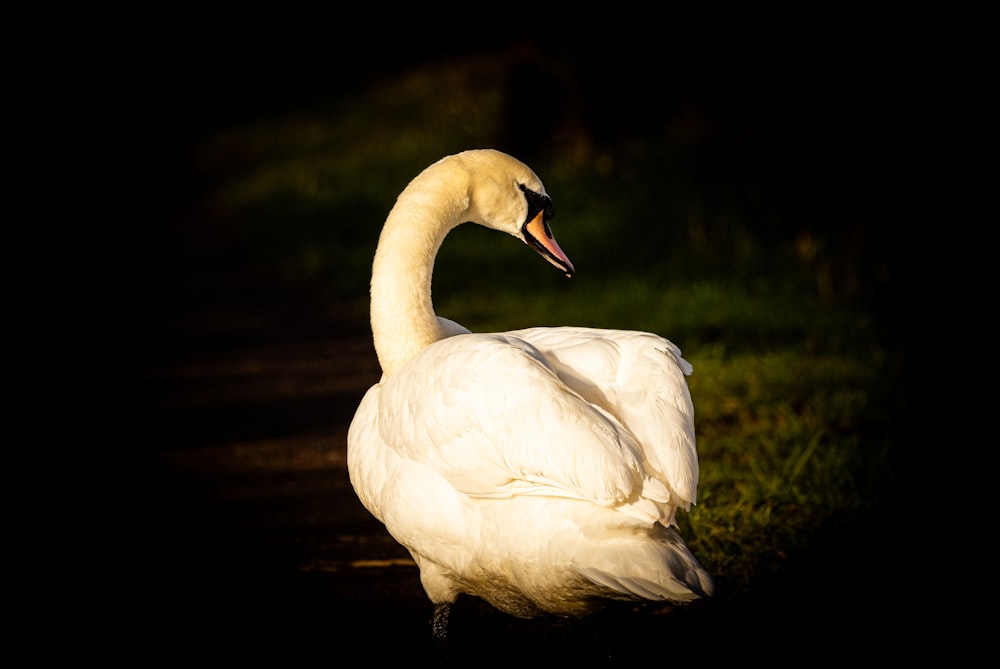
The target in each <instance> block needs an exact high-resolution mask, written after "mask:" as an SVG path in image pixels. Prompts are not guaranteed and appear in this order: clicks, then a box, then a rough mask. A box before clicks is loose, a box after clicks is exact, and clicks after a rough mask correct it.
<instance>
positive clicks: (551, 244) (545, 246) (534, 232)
mask: <svg viewBox="0 0 1000 669" xmlns="http://www.w3.org/2000/svg"><path fill="white" fill-rule="evenodd" d="M523 231H524V241H525V242H527V243H528V245H530V246H531V247H532V248H533V249H535V250H536V251H538V253H540V254H541V256H542V257H543V258H545V259H546V260H548V261H549V262H550V263H552V264H553V265H555V266H556V267H558V268H559V269H561V270H562V271H563V272H565V273H566V276H573V272H575V271H576V270H575V269H573V263H571V262H570V261H569V258H568V257H567V256H566V254H565V253H563V250H562V249H561V248H559V243H558V242H556V238H555V237H553V236H552V230H550V229H549V224H548V223H546V222H545V211H544V210H542V211H540V212H538V215H537V216H535V217H534V218H533V219H531V220H530V221H528V222H527V223H525V224H524V228H523Z"/></svg>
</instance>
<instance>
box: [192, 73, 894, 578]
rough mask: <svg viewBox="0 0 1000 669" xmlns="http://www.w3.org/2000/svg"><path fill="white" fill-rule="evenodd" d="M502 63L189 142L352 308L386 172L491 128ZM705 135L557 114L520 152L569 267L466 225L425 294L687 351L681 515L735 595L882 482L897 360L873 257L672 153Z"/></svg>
mask: <svg viewBox="0 0 1000 669" xmlns="http://www.w3.org/2000/svg"><path fill="white" fill-rule="evenodd" d="M507 64H508V63H507V62H506V61H505V60H504V58H502V57H500V58H497V57H494V58H489V59H483V60H481V61H480V60H476V59H469V60H467V61H464V62H462V63H442V64H440V66H432V67H428V68H426V69H424V70H416V71H414V72H412V73H410V74H406V75H401V76H399V77H398V78H390V79H386V80H383V81H379V82H375V83H373V85H372V86H370V87H369V88H365V89H362V90H359V91H356V92H355V94H353V95H351V96H350V103H349V104H341V103H337V102H331V103H330V104H329V105H318V106H315V107H313V108H308V109H302V110H297V111H289V112H288V114H286V115H279V116H276V117H271V118H266V119H261V120H259V121H257V122H251V123H245V124H242V125H239V126H234V127H230V128H226V129H223V130H222V131H220V132H218V133H216V134H213V135H210V136H207V137H204V138H202V140H201V141H200V142H199V143H197V144H195V145H193V146H192V151H191V165H192V169H193V170H194V171H195V172H196V173H197V174H198V175H200V177H201V178H202V179H203V181H204V182H205V183H206V184H209V187H208V188H207V190H206V192H205V202H206V203H207V204H209V205H210V206H211V208H212V210H213V211H216V212H218V215H219V216H220V217H221V218H223V219H225V220H227V221H230V224H231V225H234V226H237V228H238V229H239V230H240V231H241V233H242V236H243V237H244V239H245V241H246V243H247V245H248V246H249V248H251V249H253V250H254V251H255V253H257V254H258V257H259V258H260V259H261V260H262V261H264V262H267V263H269V264H271V265H273V266H274V267H276V268H278V269H279V272H280V274H282V275H283V276H284V277H285V278H286V280H288V281H289V282H293V283H296V284H298V285H302V286H307V287H309V288H310V289H313V290H317V291H320V292H322V293H324V294H325V295H326V296H327V297H328V298H329V299H331V300H336V301H338V302H339V303H341V304H343V305H345V307H344V308H347V309H350V310H351V311H352V312H353V313H357V314H359V315H361V314H364V313H365V310H366V306H367V286H368V280H369V271H370V262H371V257H372V254H373V252H374V248H375V243H376V240H377V236H378V233H379V230H380V226H381V223H382V221H383V219H384V217H385V214H386V213H387V212H388V210H389V208H390V207H391V206H392V204H393V202H394V199H395V197H396V195H397V194H398V192H399V191H400V190H401V189H402V188H403V187H404V186H405V185H406V183H407V182H408V180H409V179H410V178H412V177H413V176H414V175H416V173H417V172H418V171H419V170H421V169H423V167H425V166H426V165H428V164H430V163H431V162H433V161H434V160H436V159H437V158H439V157H441V156H442V155H445V154H448V153H453V152H455V151H459V150H462V149H465V148H474V147H482V146H492V145H495V144H496V142H497V141H498V140H497V138H498V137H499V136H500V133H499V131H498V128H500V127H501V125H502V123H501V121H502V119H501V114H502V106H503V87H502V82H503V77H502V75H503V73H504V71H505V69H504V68H505V67H506V66H507ZM682 140H683V141H682ZM711 141H712V140H711V139H709V140H705V141H704V142H703V143H702V144H698V143H694V144H692V142H691V141H689V140H684V138H681V139H678V138H677V136H676V133H673V134H672V133H669V132H663V133H662V134H661V133H653V134H652V135H651V136H649V137H645V138H644V139H643V141H641V142H632V143H629V142H623V143H621V144H618V145H615V146H607V145H601V144H600V143H599V142H598V141H596V140H595V139H593V138H592V137H590V136H589V135H588V134H587V132H586V130H585V129H582V128H580V127H577V126H570V127H569V129H567V130H565V131H564V132H563V134H561V135H560V136H558V137H556V138H554V139H553V141H552V142H551V144H550V149H551V150H550V151H549V152H548V153H546V154H545V157H544V158H543V159H541V160H539V161H538V162H537V163H535V164H533V165H532V166H533V167H534V169H535V170H536V172H538V173H539V175H540V176H541V178H542V180H543V181H544V182H545V184H546V187H547V189H548V191H549V193H550V194H551V195H552V197H553V198H554V200H555V203H556V212H557V215H556V218H555V220H554V221H553V228H554V231H555V233H556V236H557V237H558V238H559V240H560V243H561V245H562V247H563V249H564V250H566V252H567V253H568V254H569V256H570V258H572V259H573V261H574V263H575V265H576V267H577V270H578V274H577V275H576V276H575V277H574V278H573V279H571V280H567V279H566V278H565V277H563V276H562V275H561V274H559V273H558V272H556V271H555V270H553V268H551V267H550V266H549V265H547V264H546V263H544V262H543V261H542V260H540V259H539V258H538V257H537V256H536V255H535V254H534V253H532V252H531V251H530V250H528V249H527V248H526V247H525V246H524V245H523V244H520V243H519V242H516V241H515V240H512V239H511V240H499V241H498V239H497V233H495V232H492V231H487V230H485V229H481V228H478V227H476V226H463V227H461V228H459V229H457V230H456V231H455V232H454V233H452V235H451V236H449V238H448V239H447V240H446V241H445V245H444V248H443V249H442V252H441V254H440V255H439V257H438V261H437V265H436V269H435V284H434V296H435V304H436V307H437V309H438V313H439V314H441V315H444V316H447V317H449V318H452V319H455V320H457V321H459V322H462V323H464V324H465V325H467V326H468V327H470V328H472V329H473V330H503V329H512V328H519V327H526V326H532V325H561V324H576V325H592V326H598V327H616V328H626V329H642V330H650V331H654V332H657V333H660V334H662V335H664V336H666V337H668V338H669V339H671V340H673V341H674V342H676V343H677V344H678V345H679V346H680V347H681V348H682V349H683V351H684V354H685V357H687V358H688V359H689V360H690V362H691V363H692V364H693V365H694V368H695V373H694V375H693V377H692V378H691V380H690V385H691V391H692V395H693V398H694V402H695V407H696V421H697V432H698V439H699V441H698V445H699V451H700V456H701V485H700V488H699V504H698V505H697V506H696V507H695V508H694V509H693V510H692V512H691V513H690V514H687V515H682V517H681V519H680V520H681V524H682V530H683V534H684V535H685V537H686V538H687V539H688V541H689V543H690V545H691V547H692V549H693V550H694V552H695V553H696V554H697V555H698V556H699V558H700V559H701V560H702V562H703V564H704V565H705V566H706V567H707V568H708V569H709V571H711V572H712V573H713V574H714V575H715V577H716V579H717V581H718V582H719V586H720V591H722V592H728V593H730V594H731V595H738V594H740V593H742V592H745V591H749V590H752V589H753V587H754V583H755V582H757V581H758V580H760V579H766V578H767V576H768V575H769V574H773V573H776V572H779V571H780V570H782V569H783V568H785V566H786V565H787V564H788V563H789V561H792V560H795V559H796V557H797V556H799V555H802V554H804V553H806V552H807V551H808V550H809V547H810V545H811V544H812V543H813V542H814V541H816V540H817V537H818V536H819V535H820V534H821V533H825V532H829V531H831V530H830V529H829V528H831V527H837V526H840V525H842V524H843V523H845V522H847V523H849V522H850V521H851V519H852V518H856V517H860V516H861V515H862V514H864V513H865V512H866V511H867V510H869V509H871V508H873V507H875V506H877V505H879V504H881V503H883V502H885V501H886V500H887V499H889V498H891V496H892V495H893V491H894V483H895V481H894V475H895V472H894V471H893V468H892V452H893V449H894V448H895V444H894V443H893V433H894V430H893V420H894V418H895V416H896V415H897V412H898V410H899V408H900V407H899V406H898V405H899V403H900V400H899V399H898V397H900V396H901V393H900V388H899V384H900V375H901V368H902V364H903V360H902V352H901V351H900V350H898V349H897V348H896V347H894V345H893V342H892V339H893V335H894V326H895V323H894V306H893V304H892V300H891V299H890V297H887V288H886V286H891V285H892V281H893V280H894V279H895V277H894V276H893V275H892V273H891V270H892V268H891V264H890V263H889V262H888V260H886V259H884V258H882V257H880V256H879V255H878V252H877V249H875V250H872V249H871V248H870V247H866V246H864V245H861V246H858V245H852V243H851V237H850V236H849V235H848V233H847V232H846V231H845V232H844V233H843V236H840V233H839V232H838V230H836V229H830V228H817V227H816V226H814V225H811V224H810V223H809V221H807V220H803V221H801V222H800V221H796V220H788V218H787V214H786V212H785V209H784V208H783V207H782V205H781V202H780V201H779V198H778V197H776V196H775V194H773V193H772V194H768V193H767V192H766V191H765V190H763V189H762V188H761V186H760V183H761V182H760V180H759V179H758V177H757V175H754V174H752V173H750V172H747V173H739V174H736V175H735V176H733V175H730V176H729V178H728V179H727V180H722V181H713V180H712V179H706V178H704V177H703V176H698V175H697V174H696V173H694V171H693V169H692V168H691V167H690V166H689V164H688V162H687V161H688V160H689V159H691V157H692V156H695V157H697V156H699V155H700V154H699V153H698V151H699V149H703V150H704V151H705V152H708V153H711V149H712V146H711V145H710V143H711ZM719 141H721V140H719ZM361 317H362V318H363V316H361Z"/></svg>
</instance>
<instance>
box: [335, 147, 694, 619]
mask: <svg viewBox="0 0 1000 669" xmlns="http://www.w3.org/2000/svg"><path fill="white" fill-rule="evenodd" d="M551 215H552V209H551V201H550V200H549V198H548V196H547V195H546V194H545V190H544V187H543V186H542V184H541V182H540V181H539V179H538V177H537V176H535V174H534V173H533V172H532V171H531V170H530V169H529V168H528V167H527V166H525V165H524V164H522V163H520V162H519V161H517V160H515V159H513V158H511V157H510V156H507V155H505V154H502V153H499V152H496V151H489V150H486V151H467V152H464V153H460V154H457V155H455V156H450V157H447V158H444V159H442V160H441V161H438V162H437V163H435V164H434V165H432V166H430V167H429V168H427V169H426V170H425V171H424V172H423V173H421V174H420V175H419V176H418V177H417V178H416V179H414V180H413V181H412V182H411V183H410V185H409V186H408V187H407V188H406V189H405V190H404V191H403V193H402V194H401V195H400V196H399V199H398V201H397V203H396V206H395V207H394V208H393V210H392V211H391V212H390V214H389V216H388V218H387V220H386V223H385V227H384V229H383V232H382V236H381V238H380V240H379V246H378V250H377V252H376V255H375V261H374V264H373V274H372V304H371V317H372V330H373V335H374V341H375V348H376V352H377V353H378V357H379V361H380V363H381V365H382V370H383V377H382V379H381V381H380V382H379V383H378V384H376V385H374V386H372V388H371V389H370V390H369V391H368V392H367V394H366V395H365V397H364V399H363V400H362V401H361V405H360V406H359V408H358V411H357V413H356V415H355V417H354V420H353V422H352V424H351V428H350V432H349V435H348V466H349V469H350V476H351V482H352V484H353V486H354V489H355V491H356V492H357V494H358V496H359V498H360V499H361V501H362V503H363V504H364V505H365V507H366V508H367V509H368V510H369V511H370V512H371V513H372V514H374V515H375V516H376V517H377V518H378V519H379V520H380V521H382V522H383V523H384V524H385V526H386V528H387V529H388V530H389V532H390V533H391V534H392V536H393V537H394V538H395V539H396V540H397V541H399V542H400V543H401V544H402V545H403V546H405V547H406V548H407V549H409V551H410V553H411V555H412V556H413V558H414V560H415V561H416V563H417V565H418V566H419V568H420V577H421V582H422V584H423V586H424V589H425V591H426V592H427V595H428V597H429V598H430V599H431V601H432V602H434V603H435V605H437V608H436V611H437V613H438V615H439V616H440V617H442V619H446V618H444V615H443V614H446V613H447V607H448V605H449V604H450V603H451V602H453V601H454V600H455V598H456V597H457V596H458V595H459V594H461V593H468V594H471V595H475V596H478V597H481V598H482V599H485V600H486V601H488V602H490V603H491V604H493V605H494V606H496V607H497V608H499V609H501V610H503V611H506V612H507V613H510V614H512V615H516V616H520V617H531V616H534V615H537V614H539V613H542V612H548V613H554V614H557V615H564V616H580V615H584V614H587V613H589V612H591V611H593V610H594V609H596V608H597V607H598V606H599V605H600V604H601V603H602V601H604V600H609V599H621V600H653V601H665V602H673V603H684V602H690V601H693V600H695V599H698V598H700V597H703V596H705V595H708V594H711V592H712V581H711V578H710V577H709V575H708V574H707V573H706V572H705V571H704V570H703V569H702V568H701V566H700V565H699V564H698V562H697V560H696V559H695V558H694V556H693V555H692V554H691V553H690V551H689V550H688V548H687V546H686V545H685V544H684V542H683V540H682V539H681V538H680V536H679V534H678V533H677V531H676V523H675V520H674V515H675V513H676V510H677V509H678V508H681V509H685V510H687V509H689V508H690V505H691V504H693V503H694V502H695V501H696V488H697V483H698V459H697V454H696V451H695V435H694V425H693V408H692V405H691V398H690V394H689V393H688V388H687V384H686V381H685V378H684V377H685V375H687V374H689V373H690V371H691V368H690V365H688V363H687V362H686V361H685V360H684V359H683V358H681V355H680V351H679V350H678V349H677V347H676V346H674V345H673V344H672V343H670V342H669V341H667V340H666V339H663V338H662V337H659V336H657V335H653V334H649V333H643V332H629V331H617V330H597V329H589V328H573V327H557V328H533V329H527V330H518V331H512V332H505V333H498V334H472V333H469V331H468V330H466V329H465V328H463V327H462V326H460V325H458V324H456V323H453V322H451V321H448V320H446V319H443V318H438V317H437V316H436V315H435V314H434V310H433V307H432V304H431V294H430V288H431V274H432V271H433V264H434V257H435V255H436V253H437V250H438V248H439V247H440V245H441V242H442V240H443V239H444V237H445V235H446V234H447V233H448V231H450V230H451V229H452V228H453V227H455V226H456V225H458V224H460V223H462V222H463V221H473V222H476V223H480V224H482V225H485V226H487V227H491V228H494V229H497V230H500V231H503V232H507V233H509V234H511V235H514V236H515V237H518V238H520V239H522V240H523V241H526V242H527V243H529V244H531V245H532V246H534V247H535V248H536V250H538V251H539V252H540V253H542V255H543V256H545V257H546V259H548V260H549V261H550V262H552V264H554V265H556V266H557V267H559V268H561V269H562V270H563V271H565V272H566V273H567V274H572V272H573V266H572V264H571V263H570V261H569V259H568V258H567V257H566V255H565V254H564V253H563V252H562V250H561V249H560V248H559V246H558V244H556V242H555V239H554V238H553V237H552V236H551V232H550V231H549V228H548V225H547V220H548V218H550V217H551ZM437 622H440V621H437ZM437 631H438V632H440V631H441V630H437Z"/></svg>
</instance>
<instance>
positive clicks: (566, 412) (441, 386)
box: [375, 334, 659, 520]
mask: <svg viewBox="0 0 1000 669" xmlns="http://www.w3.org/2000/svg"><path fill="white" fill-rule="evenodd" d="M375 424H377V430H378V438H379V439H380V440H381V441H382V442H383V443H384V444H385V445H386V446H387V447H388V448H390V449H392V450H393V451H394V452H395V453H398V454H399V455H401V456H402V457H403V458H406V459H408V460H409V461H412V462H419V463H422V464H424V465H426V466H428V467H431V468H432V469H433V470H435V471H436V472H437V473H438V474H440V475H441V476H442V477H444V478H445V479H446V480H447V481H448V482H449V483H450V484H451V485H452V486H454V488H456V489H457V490H459V491H461V492H463V493H465V494H467V495H470V496H476V497H510V496H512V495H515V494H516V495H524V494H532V495H554V496H562V497H572V498H579V499H586V500H590V501H593V502H595V503H597V504H601V505H605V506H615V505H624V506H626V507H629V508H628V509H626V510H631V506H632V505H634V504H638V505H639V506H640V507H641V506H643V502H644V500H643V499H642V491H643V487H644V479H647V478H648V477H647V476H644V474H643V467H642V464H641V461H640V452H639V449H638V445H637V444H636V443H635V440H634V438H633V437H632V435H631V434H629V432H628V431H626V430H624V429H622V427H621V425H620V424H619V423H618V421H617V420H616V419H615V418H614V417H613V416H611V415H609V414H608V413H607V412H606V411H604V410H603V409H601V408H599V407H595V406H593V405H592V404H591V403H590V402H588V401H587V400H585V399H584V398H583V397H581V396H580V395H579V394H578V393H576V392H574V391H573V390H571V389H569V388H568V387H567V386H566V384H564V383H563V381H562V380H560V378H559V377H558V376H557V375H556V374H555V373H554V371H553V370H552V369H551V368H550V367H549V365H548V363H547V361H546V360H545V358H544V357H543V356H542V355H541V354H540V353H539V352H538V351H537V350H536V349H535V348H534V347H532V346H531V345H529V344H527V343H525V342H524V341H522V340H520V339H517V338H515V337H509V336H503V335H481V334H472V335H462V336H457V337H452V338H449V339H445V340H441V341H439V342H436V343H435V344H433V345H431V346H429V347H427V348H425V349H424V350H422V351H421V352H420V353H419V354H418V355H416V356H414V357H413V358H412V359H411V360H410V361H409V362H407V363H406V364H405V365H404V366H403V367H401V368H400V369H399V370H398V371H397V372H396V373H395V374H393V375H391V376H390V377H389V378H387V379H385V380H384V381H383V383H382V385H381V389H380V398H379V406H378V415H377V417H376V421H375ZM647 506H648V505H647ZM632 512H633V515H636V516H637V517H642V518H643V519H644V520H656V519H657V518H658V517H659V514H658V513H657V512H656V511H653V510H651V509H648V508H646V509H640V508H637V509H635V510H633V511H632Z"/></svg>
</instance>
